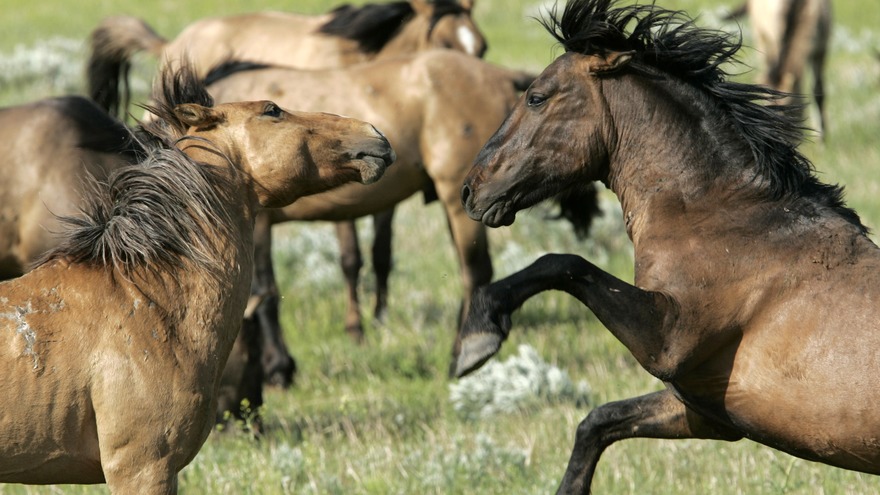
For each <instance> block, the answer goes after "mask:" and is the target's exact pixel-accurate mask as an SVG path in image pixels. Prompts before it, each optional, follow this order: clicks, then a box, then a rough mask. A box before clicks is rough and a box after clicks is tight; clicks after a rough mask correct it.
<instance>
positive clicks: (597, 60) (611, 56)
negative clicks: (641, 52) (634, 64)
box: [590, 51, 636, 74]
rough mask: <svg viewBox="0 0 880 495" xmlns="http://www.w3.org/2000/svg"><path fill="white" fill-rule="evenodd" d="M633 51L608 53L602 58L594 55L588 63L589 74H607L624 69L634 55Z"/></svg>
mask: <svg viewBox="0 0 880 495" xmlns="http://www.w3.org/2000/svg"><path fill="white" fill-rule="evenodd" d="M635 53H636V52H635V51H628V52H608V53H606V54H605V55H604V56H602V55H596V56H594V57H593V60H592V61H590V72H594V73H597V74H608V73H610V72H615V71H618V70H620V69H622V68H623V67H625V66H626V65H627V64H628V63H629V62H630V61H631V60H632V58H633V55H635Z"/></svg>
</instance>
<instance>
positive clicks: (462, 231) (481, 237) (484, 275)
mask: <svg viewBox="0 0 880 495" xmlns="http://www.w3.org/2000/svg"><path fill="white" fill-rule="evenodd" d="M435 187H436V189H437V195H438V197H439V198H440V201H441V202H442V203H443V207H444V208H445V210H446V219H447V221H448V224H449V231H450V233H451V234H452V242H454V243H455V249H456V252H457V254H458V261H459V265H460V267H461V278H462V286H463V287H462V289H463V290H462V301H461V306H460V308H459V313H458V325H457V330H456V334H455V340H454V342H453V344H452V361H451V362H450V366H449V376H454V372H455V366H456V362H457V361H458V355H459V353H460V350H461V328H462V324H463V323H464V316H465V315H467V314H468V311H469V308H470V305H471V300H472V297H473V293H474V291H475V290H476V289H477V288H478V287H482V286H485V285H486V284H488V283H489V282H490V281H491V280H492V259H491V257H490V256H489V239H488V235H487V233H486V227H485V226H484V225H483V224H481V223H479V222H476V221H474V220H471V219H470V217H468V216H467V213H465V211H464V207H463V206H462V204H461V199H460V190H461V183H460V182H442V181H436V182H435Z"/></svg>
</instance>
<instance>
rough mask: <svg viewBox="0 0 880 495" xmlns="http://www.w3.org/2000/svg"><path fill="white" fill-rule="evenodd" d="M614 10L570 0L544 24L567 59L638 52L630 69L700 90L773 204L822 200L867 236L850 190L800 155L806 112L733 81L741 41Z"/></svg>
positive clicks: (684, 18) (777, 95)
mask: <svg viewBox="0 0 880 495" xmlns="http://www.w3.org/2000/svg"><path fill="white" fill-rule="evenodd" d="M615 4H616V1H615V0H570V1H569V2H568V3H567V4H566V6H565V8H564V10H563V12H562V15H561V16H559V15H558V13H557V11H556V9H555V8H554V9H552V10H551V11H550V13H549V19H546V18H545V19H541V21H540V22H541V23H542V24H543V25H544V27H545V28H546V29H547V30H548V31H549V32H550V34H551V35H553V37H554V38H556V39H557V40H558V41H559V42H560V43H561V44H562V46H563V47H564V48H565V50H566V51H567V52H576V53H582V54H584V55H602V54H605V53H608V52H629V51H631V52H634V56H633V61H632V63H631V64H630V65H629V67H630V68H631V70H635V71H639V70H643V71H645V72H647V73H650V72H651V70H650V69H654V70H656V71H660V72H663V73H665V74H668V75H670V76H673V77H676V78H678V79H680V80H682V81H684V82H686V83H688V84H690V85H691V86H693V87H695V88H699V89H701V90H702V91H704V92H705V93H707V94H708V95H710V96H711V97H713V98H714V100H715V101H716V102H717V103H718V104H719V105H720V107H721V108H722V109H724V110H725V111H726V112H727V113H728V114H729V115H730V117H731V119H732V121H733V123H734V126H735V128H736V130H737V131H738V132H739V133H740V134H741V135H742V136H743V138H744V139H745V141H746V142H747V143H748V145H749V147H750V149H751V151H752V155H753V156H754V160H755V164H756V166H757V169H758V174H759V176H760V177H761V178H763V179H764V180H765V182H766V183H767V185H768V188H769V192H770V194H771V195H772V197H774V198H775V199H781V198H784V197H787V196H808V197H811V198H815V199H816V200H817V201H818V202H819V203H820V204H822V205H824V206H827V207H830V208H833V209H835V210H836V211H838V213H840V214H841V215H842V216H843V217H845V218H846V219H847V220H849V221H850V222H852V223H853V224H855V225H857V226H858V227H859V228H860V229H861V230H862V231H863V232H867V228H866V227H865V226H864V225H862V223H861V221H860V220H859V217H858V214H856V212H855V211H854V210H852V209H850V208H847V207H846V205H845V204H844V202H843V188H842V187H840V186H837V185H828V184H823V183H822V182H820V181H819V180H818V179H817V178H816V176H815V175H814V168H813V164H812V163H810V161H809V160H808V159H807V158H806V157H805V156H803V155H802V154H801V153H800V152H799V151H798V149H797V146H798V145H799V144H800V142H801V141H802V139H803V135H802V134H803V131H804V128H803V127H802V126H801V122H800V121H799V120H798V117H797V116H798V115H800V112H798V111H796V110H798V109H797V107H796V106H782V105H778V104H776V102H777V101H779V100H780V99H782V98H784V97H786V96H788V95H786V94H785V93H781V92H778V91H775V90H772V89H769V88H765V87H763V86H758V85H754V84H742V83H737V82H733V81H728V80H727V78H728V74H727V72H725V70H724V69H723V66H724V64H726V63H728V62H737V60H736V57H735V55H736V53H737V51H738V50H739V49H740V47H741V46H742V40H741V38H740V37H739V36H735V35H732V34H729V33H725V32H723V31H717V30H712V29H703V28H699V27H697V26H696V24H695V23H694V21H693V19H691V18H690V17H689V16H688V15H687V14H686V13H684V12H682V11H671V10H665V9H663V8H661V7H658V6H656V5H653V4H651V5H627V6H622V7H616V6H615Z"/></svg>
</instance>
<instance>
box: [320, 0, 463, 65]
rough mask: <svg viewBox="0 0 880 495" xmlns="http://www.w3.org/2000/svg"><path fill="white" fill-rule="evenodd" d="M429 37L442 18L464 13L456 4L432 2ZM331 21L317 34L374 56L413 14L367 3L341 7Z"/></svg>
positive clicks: (399, 5) (406, 8)
mask: <svg viewBox="0 0 880 495" xmlns="http://www.w3.org/2000/svg"><path fill="white" fill-rule="evenodd" d="M430 3H431V4H432V5H433V6H434V12H433V14H432V15H431V21H430V25H429V27H428V33H427V34H430V32H431V30H432V29H434V25H435V24H437V21H438V20H440V18H442V17H443V16H445V15H449V14H453V15H454V14H460V13H465V12H467V10H466V9H465V8H464V7H462V6H461V5H459V3H458V2H457V1H456V0H435V1H433V2H430ZM331 14H332V18H331V19H330V20H329V21H327V22H326V23H325V24H324V25H323V26H321V27H320V28H319V29H318V32H319V33H323V34H328V35H332V36H339V37H341V38H346V39H350V40H352V41H356V42H357V43H358V46H359V47H360V49H361V50H362V51H364V52H365V53H376V52H378V51H379V50H381V49H382V48H383V47H384V46H385V45H386V44H388V42H389V41H391V40H392V39H394V37H395V36H397V34H398V33H399V32H400V29H401V28H402V27H403V26H404V25H405V24H406V23H407V22H409V21H410V20H412V18H413V17H415V14H416V12H415V10H414V9H413V7H412V5H411V4H410V3H409V2H406V1H403V2H391V3H383V4H373V3H368V4H365V5H362V6H360V7H355V6H353V5H349V4H346V5H342V6H339V7H337V8H335V9H334V10H332V11H331Z"/></svg>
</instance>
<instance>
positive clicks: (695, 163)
mask: <svg viewBox="0 0 880 495" xmlns="http://www.w3.org/2000/svg"><path fill="white" fill-rule="evenodd" d="M603 84H605V85H606V86H605V94H606V97H607V98H608V102H609V107H610V108H611V112H612V115H613V119H614V122H615V123H616V124H617V125H618V128H617V130H616V134H617V141H618V144H617V149H616V150H614V151H612V156H611V157H610V167H609V176H608V180H607V183H608V185H609V187H610V188H611V189H612V190H613V191H614V192H615V194H616V195H617V196H618V198H619V199H620V202H621V206H622V208H623V214H624V220H625V222H626V227H627V232H628V233H629V235H630V238H632V240H633V242H634V243H636V245H637V246H638V238H639V234H640V233H643V232H644V231H646V230H650V229H657V228H662V227H661V225H664V224H667V225H668V223H667V222H669V221H671V220H670V219H667V218H663V219H662V221H658V220H659V219H658V218H657V217H658V216H667V215H670V212H671V211H674V212H675V215H686V214H690V213H693V214H702V213H698V212H705V211H711V210H720V209H722V208H724V207H725V202H731V203H735V202H736V201H738V197H737V194H727V192H728V191H743V190H744V189H745V188H746V186H747V185H748V184H749V183H750V182H751V180H752V178H753V177H754V169H753V167H750V166H748V164H747V163H745V162H751V161H752V158H751V153H750V151H749V150H748V147H747V146H746V145H745V142H744V141H742V140H741V139H740V140H739V141H738V142H739V143H740V144H741V151H742V153H734V154H732V153H731V151H730V150H731V147H737V146H739V145H738V144H736V142H733V140H736V139H739V138H730V137H729V136H730V133H727V134H725V131H724V130H723V126H722V125H721V124H719V123H718V122H717V118H716V117H713V115H712V114H711V112H710V110H709V109H708V107H707V106H706V105H707V102H706V101H705V100H703V101H702V102H700V101H699V97H695V96H694V95H693V94H687V93H686V92H679V91H677V90H676V89H675V85H674V84H668V85H667V84H662V83H658V82H656V81H650V82H645V81H643V80H639V79H636V78H635V77H626V78H620V79H617V80H612V82H603ZM609 84H614V85H618V87H615V88H613V89H612V88H609V86H608V85H609ZM609 90H610V91H609ZM609 95H616V96H610V97H609ZM722 134H724V135H722ZM737 149H740V148H737ZM731 160H735V161H740V162H743V163H739V164H726V163H719V162H726V161H731ZM679 223H683V222H679Z"/></svg>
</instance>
